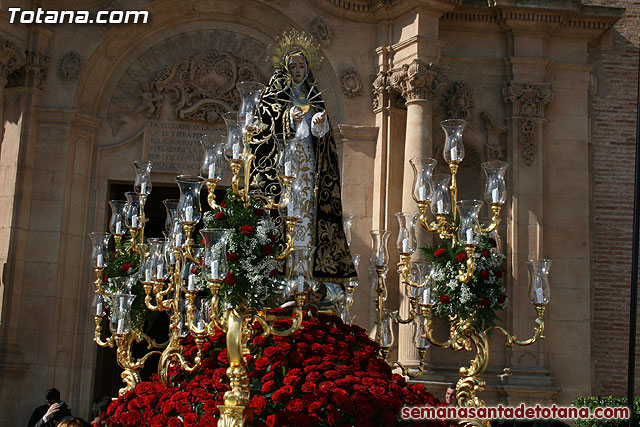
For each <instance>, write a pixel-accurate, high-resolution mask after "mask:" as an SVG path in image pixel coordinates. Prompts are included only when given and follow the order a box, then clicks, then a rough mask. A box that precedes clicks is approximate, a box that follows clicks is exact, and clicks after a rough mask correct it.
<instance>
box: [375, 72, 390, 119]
mask: <svg viewBox="0 0 640 427" xmlns="http://www.w3.org/2000/svg"><path fill="white" fill-rule="evenodd" d="M371 86H372V88H371V93H372V95H373V96H372V99H371V106H372V107H373V112H374V113H375V112H376V111H377V110H378V109H380V108H382V107H383V106H384V95H385V93H389V92H391V90H392V88H391V83H390V82H389V73H388V72H386V71H379V72H378V74H377V75H376V76H375V78H374V79H373V83H372V84H371Z"/></svg>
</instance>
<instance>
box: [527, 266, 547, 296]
mask: <svg viewBox="0 0 640 427" xmlns="http://www.w3.org/2000/svg"><path fill="white" fill-rule="evenodd" d="M527 267H528V268H529V280H530V281H529V301H531V303H533V304H543V305H545V304H548V303H549V301H550V299H551V289H550V285H549V269H550V268H551V260H548V259H537V260H531V261H527Z"/></svg>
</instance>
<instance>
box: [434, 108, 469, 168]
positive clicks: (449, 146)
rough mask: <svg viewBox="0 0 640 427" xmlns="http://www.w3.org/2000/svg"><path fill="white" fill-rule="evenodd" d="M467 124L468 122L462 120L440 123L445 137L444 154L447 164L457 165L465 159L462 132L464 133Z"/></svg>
mask: <svg viewBox="0 0 640 427" xmlns="http://www.w3.org/2000/svg"><path fill="white" fill-rule="evenodd" d="M466 124H467V122H465V121H464V120H460V119H449V120H443V121H441V122H440V127H442V130H443V131H444V136H445V141H444V148H443V153H442V154H443V155H444V160H445V161H446V162H447V163H456V164H457V163H460V162H461V161H462V160H463V159H464V144H463V142H462V131H464V127H465V125H466Z"/></svg>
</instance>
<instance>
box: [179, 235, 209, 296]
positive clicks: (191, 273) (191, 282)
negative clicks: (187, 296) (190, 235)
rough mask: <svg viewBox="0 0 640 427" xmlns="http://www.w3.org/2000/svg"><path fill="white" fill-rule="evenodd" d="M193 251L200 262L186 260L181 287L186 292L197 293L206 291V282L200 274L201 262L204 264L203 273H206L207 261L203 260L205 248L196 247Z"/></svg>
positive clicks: (183, 265)
mask: <svg viewBox="0 0 640 427" xmlns="http://www.w3.org/2000/svg"><path fill="white" fill-rule="evenodd" d="M192 251H193V256H194V258H195V259H197V260H198V262H195V261H193V260H191V259H189V258H186V259H185V260H184V263H183V264H182V271H181V276H180V277H181V280H180V286H181V287H182V290H183V291H185V292H186V291H189V292H197V291H200V290H204V289H205V287H206V284H205V281H204V280H200V278H201V277H202V276H201V274H200V273H201V269H200V261H202V262H203V264H202V272H204V270H205V265H206V264H205V260H204V259H203V258H202V257H203V255H204V254H205V248H203V247H198V246H196V247H194V248H193V249H192Z"/></svg>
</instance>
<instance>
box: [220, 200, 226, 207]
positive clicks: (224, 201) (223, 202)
mask: <svg viewBox="0 0 640 427" xmlns="http://www.w3.org/2000/svg"><path fill="white" fill-rule="evenodd" d="M220 207H221V208H226V207H227V201H226V200H223V201H221V202H220Z"/></svg>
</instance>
